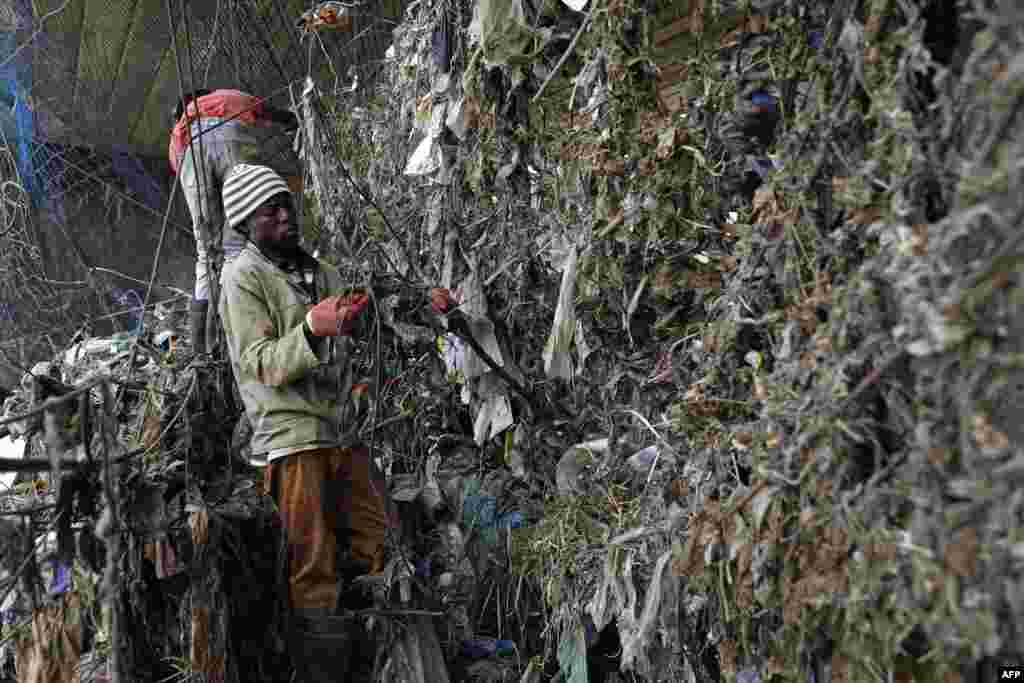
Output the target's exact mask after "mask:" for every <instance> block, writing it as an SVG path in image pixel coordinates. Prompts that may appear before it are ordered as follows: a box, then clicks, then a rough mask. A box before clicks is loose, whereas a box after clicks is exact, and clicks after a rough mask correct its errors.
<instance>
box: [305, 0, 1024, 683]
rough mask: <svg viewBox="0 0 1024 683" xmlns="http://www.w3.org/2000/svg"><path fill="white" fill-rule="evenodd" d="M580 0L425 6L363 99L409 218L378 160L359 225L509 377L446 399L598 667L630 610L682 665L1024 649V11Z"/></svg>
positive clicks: (770, 667) (636, 638) (775, 664)
mask: <svg viewBox="0 0 1024 683" xmlns="http://www.w3.org/2000/svg"><path fill="white" fill-rule="evenodd" d="M571 4H572V3H564V4H563V3H554V2H548V3H541V4H538V5H531V4H530V3H525V2H523V3H519V2H482V3H479V4H477V5H473V6H465V5H462V6H460V5H459V4H457V3H456V4H448V3H429V4H423V5H419V6H417V7H414V8H413V9H412V10H411V13H410V14H409V15H408V17H407V19H406V22H405V23H404V24H403V26H402V27H400V29H399V30H398V31H396V43H395V49H394V50H393V51H392V52H391V53H390V54H389V56H390V57H392V58H393V59H394V60H395V61H394V62H393V63H392V65H391V67H390V68H391V72H390V79H385V80H384V81H383V84H382V85H381V87H380V88H379V89H378V90H377V91H376V93H375V94H374V96H373V97H371V98H368V100H366V101H362V102H352V103H350V104H346V102H348V101H347V100H345V99H344V97H345V96H344V95H339V96H338V97H339V99H338V105H337V106H336V108H335V109H334V110H333V111H334V112H335V116H336V118H335V120H336V121H338V122H339V124H338V125H340V126H341V129H342V130H344V131H345V133H346V134H345V136H344V137H345V138H346V145H345V146H342V147H339V150H340V151H341V154H342V157H343V158H344V159H345V161H346V162H347V163H349V164H350V165H351V168H352V169H353V170H354V172H355V173H356V175H357V176H358V177H359V178H360V179H363V178H365V179H366V181H367V182H368V183H369V186H370V187H371V188H372V192H373V194H374V196H375V197H376V198H377V202H378V207H382V208H383V211H382V212H381V211H379V210H378V209H376V208H373V207H370V206H368V205H367V204H366V202H365V201H363V198H361V197H360V196H358V195H357V194H356V193H355V192H354V191H352V186H351V185H348V186H346V185H342V186H341V187H343V188H345V189H344V190H343V193H350V194H347V195H346V196H345V197H344V198H343V199H342V200H341V201H339V202H337V204H336V206H337V207H339V208H338V209H337V210H339V211H344V212H348V213H347V214H346V215H344V216H337V217H334V216H328V218H331V219H333V220H335V221H336V222H331V221H328V223H327V226H326V233H327V234H326V236H325V237H327V238H330V237H333V236H334V235H336V234H338V233H340V232H345V233H346V234H348V231H350V230H351V231H353V233H354V234H355V235H356V236H357V237H356V238H355V239H356V242H357V248H363V249H365V251H362V252H360V253H363V254H367V263H368V264H369V263H371V262H372V263H375V264H376V265H377V266H378V267H387V266H386V265H385V264H386V263H390V264H392V265H393V266H394V268H396V269H397V270H399V271H402V272H404V273H406V274H408V275H409V277H410V278H412V279H416V278H419V277H423V279H424V281H425V282H436V281H441V282H443V283H444V284H446V285H451V286H453V287H459V288H460V289H461V293H462V296H463V297H464V300H465V302H466V303H465V308H466V309H469V317H470V319H472V320H475V321H476V326H475V327H473V328H472V333H473V334H474V335H476V336H477V338H479V339H480V341H481V342H482V343H484V345H485V346H487V347H488V348H493V349H494V357H495V359H496V360H497V364H499V365H502V366H503V368H504V369H505V370H506V371H507V374H508V375H510V376H511V377H510V378H504V379H497V378H496V377H495V373H494V372H493V371H491V368H489V367H484V366H483V365H482V364H480V363H479V362H477V363H476V365H475V366H474V365H473V363H474V361H473V360H472V358H471V359H468V360H466V366H465V368H464V372H463V373H462V374H461V375H456V376H455V377H454V379H455V381H457V382H459V383H460V385H461V386H460V387H459V389H458V391H459V394H460V395H461V397H462V398H461V399H460V400H457V401H455V403H454V404H449V405H448V406H445V410H446V411H448V410H452V411H455V412H456V413H461V412H462V411H464V410H466V408H467V407H468V411H469V414H468V416H467V417H468V419H469V421H470V422H472V424H473V429H472V433H473V434H474V437H475V441H476V444H477V445H478V447H479V448H480V449H481V450H480V453H481V457H482V460H481V461H480V462H482V463H483V464H484V466H485V467H497V468H498V470H499V471H500V470H503V469H506V468H507V474H505V475H503V476H502V478H511V479H512V480H513V481H514V482H517V484H516V485H517V486H519V487H521V488H522V490H521V491H519V492H518V493H517V494H515V495H513V494H512V493H509V491H508V487H507V486H506V488H505V489H504V490H502V492H501V493H499V490H500V489H495V490H494V494H495V495H496V496H497V497H499V498H500V499H504V500H514V501H516V505H517V506H518V509H520V510H522V511H523V513H524V514H525V518H526V520H527V523H526V524H525V525H524V526H523V527H522V528H517V529H514V530H512V531H511V532H510V534H509V536H510V543H511V546H510V547H511V557H510V570H511V571H512V572H513V573H515V572H521V576H523V577H525V579H526V582H527V583H528V584H532V585H534V586H536V587H537V589H538V590H539V592H540V596H541V599H542V601H543V609H544V620H545V622H546V623H547V628H546V629H545V631H544V633H545V635H546V636H547V638H548V642H549V644H550V646H551V647H550V650H548V653H549V654H550V655H552V656H553V658H554V659H556V660H557V662H558V665H559V666H560V668H561V670H562V672H563V675H564V676H565V677H566V678H567V679H569V680H573V681H577V680H586V677H585V672H584V668H585V667H584V663H583V662H584V658H583V656H584V653H585V652H586V651H587V647H588V646H591V657H590V659H591V662H590V665H589V669H590V675H591V676H595V675H599V674H598V673H597V672H595V671H594V657H595V656H597V655H595V654H594V652H595V648H597V649H600V648H599V647H598V646H597V645H595V640H596V636H597V635H598V634H599V633H601V632H602V631H603V629H605V628H606V627H607V628H611V629H613V630H617V631H618V640H619V642H620V643H621V653H620V656H619V657H618V661H617V662H616V663H617V664H620V665H621V666H622V669H623V671H633V672H636V673H637V674H640V675H642V676H643V677H645V678H649V679H652V680H686V679H687V678H689V677H693V678H695V679H696V680H716V679H717V678H718V677H719V676H722V677H724V678H726V679H729V680H731V679H732V678H733V677H734V676H736V675H737V674H738V673H743V675H745V676H746V678H745V679H744V680H752V679H751V676H753V677H755V678H756V677H760V679H762V680H769V679H770V677H771V676H772V675H773V674H775V675H777V676H780V677H782V679H783V680H790V679H799V680H805V679H808V676H809V675H811V674H809V672H814V673H813V675H814V676H815V677H816V678H813V679H811V680H819V681H820V680H837V681H838V680H887V677H888V676H890V675H895V676H896V679H897V680H911V679H912V678H915V679H916V680H941V679H942V677H943V676H945V677H946V680H950V681H952V680H959V678H958V677H960V676H963V677H966V678H967V679H968V680H971V679H973V678H974V677H975V675H981V676H986V675H989V674H990V672H991V667H992V666H994V664H995V663H996V662H1001V661H1011V660H1012V659H1013V658H1014V657H1015V656H1016V657H1019V656H1020V652H1019V648H1020V646H1019V643H1020V642H1022V641H1021V638H1020V637H1019V635H1020V634H1019V632H1018V631H1019V623H1020V622H1019V620H1020V617H1021V602H1020V597H1019V595H1018V593H1019V587H1020V585H1021V584H1020V581H1021V564H1020V563H1021V560H1020V548H1019V542H1020V538H1019V533H1020V531H1019V529H1020V513H1021V510H1020V501H1019V496H1017V494H1016V493H1015V492H1014V489H1015V476H1016V475H1015V472H1016V470H1017V469H1019V467H1018V465H1019V462H1018V461H1019V460H1020V457H1021V450H1020V446H1021V440H1020V437H1021V434H1020V431H1019V426H1018V425H1016V424H1015V421H1014V419H1013V416H1014V415H1016V414H1018V413H1019V410H1020V398H1021V396H1020V390H1021V383H1020V377H1021V375H1020V371H1019V343H1020V342H1019V339H1020V335H1019V333H1018V332H1019V326H1020V323H1019V322H1018V319H1019V316H1018V315H1016V314H1017V313H1019V302H1020V289H1019V270H1020V269H1019V264H1018V260H1019V259H1018V256H1019V254H1018V252H1019V240H1018V239H1016V237H1015V234H1016V232H1017V228H1018V227H1019V225H1018V224H1019V222H1020V216H1021V214H1020V201H1019V197H1017V196H1016V193H1014V192H1013V190H1012V188H1013V187H1014V182H1015V180H1017V179H1018V177H1019V170H1018V166H1019V164H1018V163H1017V161H1016V160H1017V159H1019V149H1018V147H1019V137H1020V128H1021V121H1020V116H1019V114H1020V89H1021V77H1022V75H1024V74H1022V73H1021V70H1020V67H1021V65H1022V64H1024V62H1021V57H1020V54H1021V53H1020V38H1021V35H1020V33H1019V28H1018V24H1019V18H1020V17H1019V16H1018V14H1019V10H1017V9H1015V8H1014V7H1012V6H1011V4H1010V3H1003V4H1001V5H995V4H993V5H991V6H982V4H981V3H977V5H976V6H975V5H971V6H968V5H967V4H957V3H953V2H931V3H913V2H911V3H895V2H884V1H878V2H851V1H847V2H834V3H813V4H807V5H804V6H798V5H797V4H795V3H782V2H779V3H771V2H761V3H750V4H749V5H743V4H742V3H726V2H718V3H712V2H706V3H705V2H700V1H695V2H672V3H668V2H665V3H658V2H648V3H630V2H625V1H621V2H620V1H616V0H612V1H610V2H606V3H605V2H598V3H593V4H590V5H586V4H583V5H581V6H580V7H576V8H574V9H576V10H579V11H573V10H572V9H570V8H569V7H568V6H569V5H571ZM353 105H355V106H353ZM352 131H356V132H355V134H350V133H351V132H352ZM396 132H399V133H401V135H396V134H395V133H396ZM407 132H408V138H406V135H405V134H406V133H407ZM348 140H352V141H353V143H351V145H350V146H349V143H348ZM400 171H404V175H405V178H404V179H402V178H399V177H397V173H398V172H400ZM340 207H344V208H340ZM381 213H383V214H384V215H386V216H388V217H389V220H384V219H383V218H382V216H381ZM392 230H393V231H394V232H392ZM392 238H394V239H392ZM360 239H362V240H365V241H363V242H360ZM374 239H376V240H380V239H383V240H385V241H387V244H388V249H389V251H388V253H387V255H386V258H385V256H384V255H383V254H379V253H376V252H373V251H371V248H370V247H367V246H365V245H368V244H370V241H371V240H374ZM410 255H415V256H413V257H412V259H413V261H414V265H412V266H410V265H409V264H408V263H407V261H406V259H408V258H409V256H410ZM459 329H460V330H461V329H463V328H461V327H460V328H459ZM544 340H547V341H546V343H545V341H544ZM458 344H459V342H456V349H455V351H453V352H451V353H450V354H449V355H450V356H456V355H458V353H460V349H461V346H459V345H458ZM470 355H472V354H470ZM449 369H451V366H450V367H449ZM510 379H511V380H514V381H509V380H510ZM396 395H397V394H396ZM422 395H424V394H422V393H421V396H422ZM453 398H454V396H453ZM428 401H436V398H431V399H428ZM460 403H461V404H462V405H463V406H465V407H460V405H459V404H460ZM416 405H417V407H419V406H420V405H422V403H421V402H420V401H417V403H416ZM396 407H397V406H396ZM417 415H418V416H419V417H418V419H420V420H424V421H425V420H426V415H428V413H426V412H420V413H418V414H417ZM431 426H434V425H432V424H429V423H424V424H422V425H415V426H413V425H410V428H411V429H414V430H415V429H418V430H419V431H418V432H416V433H419V434H423V435H426V434H429V433H430V429H429V428H428V427H431ZM468 427H469V425H468V423H467V424H466V426H465V427H463V428H462V429H465V430H467V431H465V432H464V433H466V434H468V433H469V431H468ZM447 428H448V429H453V428H454V429H456V430H458V428H459V425H458V424H455V425H451V424H450V423H449V424H448V425H447ZM426 438H428V439H429V438H430V437H426ZM432 450H433V451H436V452H439V453H441V454H442V456H443V455H444V454H445V453H450V452H451V449H450V448H448V449H446V448H444V447H443V446H441V445H437V446H435V447H434V448H433V449H432ZM418 452H422V451H418ZM407 454H408V455H413V453H407ZM443 463H444V458H443V457H442V468H443V467H444V464H443ZM499 621H500V620H499ZM592 636H593V637H592ZM979 680H980V679H979Z"/></svg>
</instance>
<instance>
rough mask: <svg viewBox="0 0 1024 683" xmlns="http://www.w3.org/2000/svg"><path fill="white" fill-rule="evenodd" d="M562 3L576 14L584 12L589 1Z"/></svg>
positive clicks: (569, 0)
mask: <svg viewBox="0 0 1024 683" xmlns="http://www.w3.org/2000/svg"><path fill="white" fill-rule="evenodd" d="M562 3H563V4H564V5H565V6H566V7H568V8H569V9H571V10H572V11H574V12H582V11H583V8H584V7H586V6H587V0H562Z"/></svg>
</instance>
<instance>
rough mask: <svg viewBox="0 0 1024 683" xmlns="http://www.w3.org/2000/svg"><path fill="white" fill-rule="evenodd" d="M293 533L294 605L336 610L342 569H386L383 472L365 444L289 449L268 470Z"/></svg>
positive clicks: (267, 480) (268, 485)
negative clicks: (348, 446)
mask: <svg viewBox="0 0 1024 683" xmlns="http://www.w3.org/2000/svg"><path fill="white" fill-rule="evenodd" d="M264 490H265V491H266V492H268V493H269V494H270V495H271V496H273V498H274V500H275V502H276V503H277V507H278V511H279V512H280V515H281V521H282V523H283V525H284V529H285V533H286V534H287V537H288V585H289V592H290V596H291V603H292V608H293V609H300V610H305V609H329V610H334V609H335V607H336V606H337V603H338V577H339V572H340V571H341V570H343V569H346V568H352V567H353V566H354V567H357V568H359V570H360V573H375V572H379V571H381V570H382V569H383V564H384V540H385V536H386V534H387V527H388V522H389V519H388V513H387V501H386V497H385V495H386V490H385V482H384V477H383V476H382V474H381V473H380V471H379V469H378V468H377V467H375V466H374V464H373V463H372V462H371V461H370V457H369V453H368V451H367V450H366V449H365V448H320V449H316V450H311V451H305V452H302V453H295V454H293V455H288V456H285V457H283V458H280V459H278V460H275V461H274V462H272V463H270V465H268V466H267V468H266V470H265V471H264Z"/></svg>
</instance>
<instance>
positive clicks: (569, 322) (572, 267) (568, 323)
mask: <svg viewBox="0 0 1024 683" xmlns="http://www.w3.org/2000/svg"><path fill="white" fill-rule="evenodd" d="M577 263H578V249H577V247H576V245H573V247H572V248H571V249H570V250H569V255H568V256H567V257H566V263H565V270H564V271H563V272H562V286H561V289H560V290H559V292H558V307H557V308H556V309H555V320H554V322H553V323H552V325H551V335H550V336H549V337H548V341H547V344H545V345H544V354H543V355H544V372H545V373H546V374H547V376H548V378H549V379H555V378H556V377H557V378H560V379H563V380H565V381H569V380H571V379H572V353H571V348H572V342H573V338H574V337H575V336H576V302H575V300H576V266H577Z"/></svg>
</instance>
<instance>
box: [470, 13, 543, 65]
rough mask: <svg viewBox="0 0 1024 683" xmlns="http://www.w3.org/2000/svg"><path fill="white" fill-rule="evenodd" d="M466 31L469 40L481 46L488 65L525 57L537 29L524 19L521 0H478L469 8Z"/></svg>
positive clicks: (508, 62) (524, 14)
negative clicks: (470, 16)
mask: <svg viewBox="0 0 1024 683" xmlns="http://www.w3.org/2000/svg"><path fill="white" fill-rule="evenodd" d="M469 35H470V39H471V41H472V42H473V43H475V44H479V45H480V46H481V47H482V48H483V57H484V60H485V61H486V62H487V65H488V66H503V65H507V64H510V63H512V62H513V61H521V60H522V59H523V58H524V57H527V56H528V54H529V53H530V48H531V46H532V43H533V40H534V38H535V37H538V36H539V35H541V32H540V31H535V30H534V29H533V28H532V27H531V26H530V24H529V22H527V21H526V13H525V12H524V11H523V3H522V2H521V0H480V2H479V3H477V5H476V8H475V10H474V12H473V21H472V23H471V24H470V26H469ZM517 58H518V59H517Z"/></svg>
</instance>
